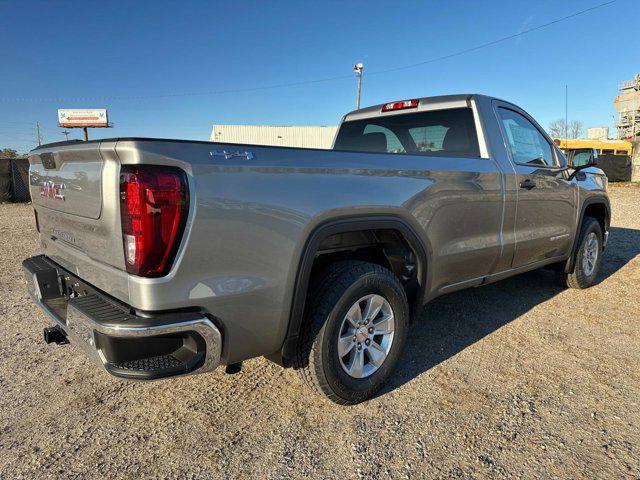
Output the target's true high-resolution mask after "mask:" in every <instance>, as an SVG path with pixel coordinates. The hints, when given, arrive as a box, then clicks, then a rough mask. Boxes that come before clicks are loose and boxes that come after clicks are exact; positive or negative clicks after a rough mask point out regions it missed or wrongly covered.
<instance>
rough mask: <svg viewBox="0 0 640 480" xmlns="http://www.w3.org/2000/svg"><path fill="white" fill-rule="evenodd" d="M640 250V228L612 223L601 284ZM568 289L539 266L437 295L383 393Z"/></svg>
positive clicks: (413, 330)
mask: <svg viewBox="0 0 640 480" xmlns="http://www.w3.org/2000/svg"><path fill="white" fill-rule="evenodd" d="M639 254H640V230H635V229H630V228H618V227H612V228H611V230H610V239H609V244H608V246H607V249H606V251H605V254H604V257H603V262H602V266H601V269H600V273H599V276H598V283H600V282H603V281H606V280H607V279H608V278H609V277H610V276H612V275H613V274H614V273H616V272H617V271H618V270H620V269H621V268H622V267H624V266H625V265H626V264H627V263H629V262H630V261H631V260H633V259H634V258H635V257H636V256H638V255H639ZM564 290H566V288H565V287H563V285H562V283H561V281H560V278H559V275H558V274H556V273H555V272H552V271H549V270H536V271H533V272H528V273H525V274H522V275H519V276H516V277H513V278H510V279H506V280H503V281H501V282H498V283H495V284H491V285H487V286H484V287H480V288H472V289H468V290H462V291H460V292H455V293H452V294H449V295H444V296H442V297H439V298H437V299H435V300H434V301H432V302H430V303H429V304H428V305H427V306H426V307H425V308H424V309H423V311H422V312H421V314H420V316H419V318H418V320H417V321H416V322H415V323H414V324H413V325H412V326H411V328H410V331H409V336H408V339H407V343H406V345H405V351H404V354H403V355H402V358H401V360H400V363H399V366H398V369H397V370H396V373H395V375H394V376H393V377H392V379H391V381H390V382H389V384H388V385H387V386H386V387H385V388H384V389H383V390H382V391H381V392H380V395H383V394H385V393H387V392H390V391H392V390H394V389H396V388H398V387H401V386H402V385H404V384H405V383H408V382H410V381H411V380H412V379H414V378H415V377H417V376H419V375H421V374H422V373H424V372H427V371H428V370H430V369H431V368H433V367H435V366H437V365H438V364H440V363H442V362H444V361H445V360H447V359H448V358H450V357H452V356H454V355H456V354H457V353H459V352H460V351H462V350H464V349H465V348H467V347H469V346H470V345H473V344H474V343H476V342H477V341H479V340H481V339H482V338H484V337H485V336H487V335H489V334H491V333H493V332H495V331H496V330H498V329H500V328H501V327H503V326H504V325H507V324H508V323H510V322H512V321H513V320H515V319H517V318H518V317H520V316H521V315H523V314H525V313H526V312H528V311H529V310H531V309H532V308H533V307H535V306H536V305H538V304H540V303H543V302H545V301H547V300H549V299H551V298H553V297H554V296H556V295H558V294H559V293H561V292H562V291H564ZM479 364H480V363H479Z"/></svg>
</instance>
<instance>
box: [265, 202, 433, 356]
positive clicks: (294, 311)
mask: <svg viewBox="0 0 640 480" xmlns="http://www.w3.org/2000/svg"><path fill="white" fill-rule="evenodd" d="M364 230H395V231H397V232H399V233H400V234H401V235H402V238H403V239H404V240H405V241H406V242H407V244H408V245H409V247H410V248H411V249H412V251H413V252H414V254H415V255H416V260H417V279H418V283H419V287H418V291H417V294H416V299H415V301H414V305H412V307H413V310H414V311H415V309H416V307H418V308H419V307H421V306H422V304H423V301H424V295H425V292H426V290H427V288H426V287H427V283H428V267H427V266H428V259H429V258H430V248H429V245H428V244H425V242H424V241H423V240H422V239H421V237H420V236H419V235H418V234H417V233H416V230H417V229H416V228H414V227H413V226H412V225H411V223H409V221H407V220H405V219H404V218H402V217H400V216H396V215H365V216H349V217H341V218H336V219H332V220H328V221H325V222H323V223H321V224H319V225H317V226H316V227H315V228H314V229H313V230H312V231H311V233H310V234H309V235H308V237H307V239H306V242H305V245H304V247H303V250H302V254H301V256H300V259H299V262H298V267H297V273H296V277H295V284H294V292H293V296H292V303H291V310H290V314H289V321H288V326H287V333H286V336H285V339H284V342H283V345H282V348H281V350H280V351H279V352H276V354H275V355H270V356H269V357H268V358H270V359H272V360H274V361H276V362H277V363H280V364H283V365H285V366H287V365H288V364H289V360H290V359H291V358H293V356H294V355H295V352H296V348H297V342H298V337H299V335H300V331H301V327H302V325H303V319H304V312H305V305H306V300H307V294H308V288H309V283H310V280H311V273H312V269H313V265H314V261H315V257H316V252H317V251H318V247H320V245H321V244H322V242H323V241H324V240H326V239H327V238H329V237H330V236H332V235H336V234H340V233H347V232H358V231H364Z"/></svg>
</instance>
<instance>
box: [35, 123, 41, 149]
mask: <svg viewBox="0 0 640 480" xmlns="http://www.w3.org/2000/svg"><path fill="white" fill-rule="evenodd" d="M36 142H38V146H40V145H42V139H41V138H40V122H36Z"/></svg>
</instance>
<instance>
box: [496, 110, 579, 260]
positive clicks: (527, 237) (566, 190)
mask: <svg viewBox="0 0 640 480" xmlns="http://www.w3.org/2000/svg"><path fill="white" fill-rule="evenodd" d="M497 114H498V118H499V121H500V126H501V129H502V134H503V136H504V140H505V145H506V147H507V150H508V153H509V155H510V158H511V161H512V163H513V166H514V171H515V176H516V179H515V180H516V181H515V185H516V188H517V207H516V218H515V222H514V225H515V228H514V234H515V243H516V245H515V252H514V256H513V262H512V267H513V268H517V267H520V266H524V265H527V264H530V263H534V262H537V261H541V260H545V259H548V258H552V257H557V256H561V255H563V254H565V253H567V252H568V251H569V249H570V248H571V241H572V239H573V232H574V230H575V221H576V220H575V219H576V208H577V207H576V204H577V198H576V197H577V190H576V186H575V182H570V181H568V180H567V178H568V175H567V172H566V170H564V169H563V166H564V165H562V163H561V157H560V155H559V154H558V153H557V151H556V149H555V148H554V147H553V144H552V142H551V140H550V139H549V138H548V137H547V135H546V134H544V133H543V130H542V129H541V128H540V127H539V126H538V125H537V124H536V123H535V121H534V120H533V119H531V117H529V116H528V115H527V114H526V113H525V112H524V111H522V110H520V109H518V108H517V107H515V106H513V105H509V104H498V105H497ZM562 160H563V161H564V159H562Z"/></svg>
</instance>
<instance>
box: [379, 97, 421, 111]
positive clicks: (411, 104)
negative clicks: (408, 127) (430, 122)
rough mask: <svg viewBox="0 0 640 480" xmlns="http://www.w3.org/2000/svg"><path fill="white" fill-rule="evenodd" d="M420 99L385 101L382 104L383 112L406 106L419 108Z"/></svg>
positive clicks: (402, 108)
mask: <svg viewBox="0 0 640 480" xmlns="http://www.w3.org/2000/svg"><path fill="white" fill-rule="evenodd" d="M418 103H420V100H403V101H402V102H391V103H385V104H384V105H383V106H382V111H383V112H389V111H391V110H404V109H406V108H417V107H418Z"/></svg>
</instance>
